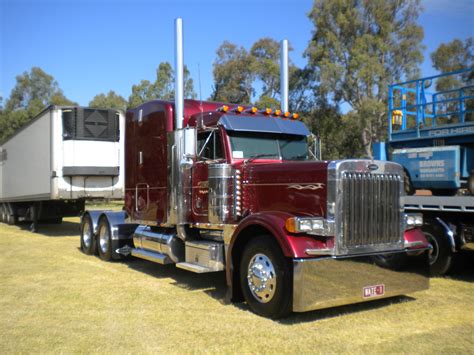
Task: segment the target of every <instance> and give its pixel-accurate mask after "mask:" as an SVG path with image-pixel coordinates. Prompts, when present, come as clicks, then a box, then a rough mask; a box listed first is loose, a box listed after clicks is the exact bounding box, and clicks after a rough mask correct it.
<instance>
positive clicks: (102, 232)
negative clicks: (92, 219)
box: [97, 217, 113, 261]
mask: <svg viewBox="0 0 474 355" xmlns="http://www.w3.org/2000/svg"><path fill="white" fill-rule="evenodd" d="M97 250H98V252H99V258H101V259H102V260H104V261H111V260H112V259H113V258H112V234H111V231H110V224H109V221H108V220H107V218H106V217H102V218H101V219H100V220H99V226H98V233H97Z"/></svg>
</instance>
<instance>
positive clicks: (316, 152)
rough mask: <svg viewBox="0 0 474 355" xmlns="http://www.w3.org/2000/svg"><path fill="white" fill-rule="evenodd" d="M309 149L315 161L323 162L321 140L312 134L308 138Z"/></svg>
mask: <svg viewBox="0 0 474 355" xmlns="http://www.w3.org/2000/svg"><path fill="white" fill-rule="evenodd" d="M308 149H309V153H310V155H311V156H313V158H314V159H315V160H321V138H319V137H318V136H316V135H315V134H313V133H311V135H310V136H308Z"/></svg>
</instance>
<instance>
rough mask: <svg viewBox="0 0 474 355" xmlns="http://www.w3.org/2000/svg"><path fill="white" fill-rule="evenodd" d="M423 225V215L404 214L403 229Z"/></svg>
mask: <svg viewBox="0 0 474 355" xmlns="http://www.w3.org/2000/svg"><path fill="white" fill-rule="evenodd" d="M422 225H423V215H422V214H419V213H406V214H405V229H411V228H415V227H421V226H422Z"/></svg>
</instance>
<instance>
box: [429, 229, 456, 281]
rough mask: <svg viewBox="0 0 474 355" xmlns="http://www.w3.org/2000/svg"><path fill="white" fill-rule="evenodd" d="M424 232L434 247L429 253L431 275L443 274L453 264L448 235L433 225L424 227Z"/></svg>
mask: <svg viewBox="0 0 474 355" xmlns="http://www.w3.org/2000/svg"><path fill="white" fill-rule="evenodd" d="M422 230H423V233H424V234H425V236H426V239H427V240H428V242H429V243H430V244H431V245H432V247H433V249H432V251H431V252H430V255H429V261H430V274H431V276H443V275H445V274H447V273H448V272H449V270H450V269H451V267H452V265H453V259H454V255H453V251H452V249H451V245H450V243H449V241H448V238H447V237H446V235H445V234H444V233H443V232H442V231H441V230H440V229H439V228H434V227H433V226H429V225H425V226H423V227H422Z"/></svg>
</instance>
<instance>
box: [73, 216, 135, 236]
mask: <svg viewBox="0 0 474 355" xmlns="http://www.w3.org/2000/svg"><path fill="white" fill-rule="evenodd" d="M86 214H88V215H89V216H90V218H91V221H92V230H93V232H94V235H95V236H97V234H98V232H99V231H98V227H99V220H100V219H101V218H102V216H104V217H105V218H107V220H108V222H109V225H110V232H111V236H110V238H111V239H112V240H121V239H132V234H133V232H134V231H135V229H136V228H137V226H138V224H127V223H125V218H126V217H127V213H126V212H125V211H87V212H85V213H84V214H83V215H82V217H81V223H82V219H83V218H84V216H85V215H86Z"/></svg>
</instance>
